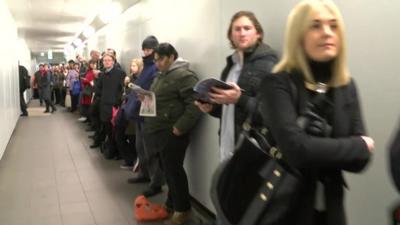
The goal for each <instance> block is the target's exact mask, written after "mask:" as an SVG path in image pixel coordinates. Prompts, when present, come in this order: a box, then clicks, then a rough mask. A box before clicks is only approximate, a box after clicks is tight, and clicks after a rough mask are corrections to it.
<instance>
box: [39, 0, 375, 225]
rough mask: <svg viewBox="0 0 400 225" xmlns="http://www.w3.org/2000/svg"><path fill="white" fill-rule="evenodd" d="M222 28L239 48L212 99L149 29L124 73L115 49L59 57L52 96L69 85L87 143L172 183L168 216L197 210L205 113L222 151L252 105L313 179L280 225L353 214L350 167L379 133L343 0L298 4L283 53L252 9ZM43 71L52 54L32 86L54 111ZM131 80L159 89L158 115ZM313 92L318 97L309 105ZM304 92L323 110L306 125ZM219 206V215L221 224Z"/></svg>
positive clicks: (155, 185)
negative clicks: (195, 165)
mask: <svg viewBox="0 0 400 225" xmlns="http://www.w3.org/2000/svg"><path fill="white" fill-rule="evenodd" d="M227 38H228V40H229V42H230V45H231V47H232V50H233V53H232V54H231V55H229V56H228V57H227V59H226V66H225V68H223V70H222V73H221V77H220V78H221V80H222V81H225V82H227V83H228V84H229V85H230V86H231V87H232V88H230V89H222V88H217V87H213V88H212V89H211V91H210V92H209V93H208V95H209V97H210V99H211V102H203V101H198V100H196V98H195V97H196V96H195V93H194V91H193V87H194V85H195V84H196V83H197V82H198V80H199V79H198V76H197V75H196V73H195V72H194V71H192V70H190V67H189V62H188V61H186V60H184V59H182V58H181V57H179V54H178V51H177V50H176V49H175V47H174V46H173V45H172V44H170V43H159V42H158V40H157V38H156V37H155V36H148V37H146V38H145V39H144V40H143V42H142V50H143V55H144V56H143V57H142V58H135V59H133V60H132V62H131V65H130V73H129V75H126V73H125V72H124V71H123V70H122V68H121V66H120V65H119V63H118V62H117V60H116V52H115V51H114V50H113V49H107V50H106V51H105V52H104V53H103V55H102V56H101V57H100V52H98V51H92V52H91V54H90V55H91V60H90V61H89V63H88V65H87V66H85V67H84V66H83V65H84V62H83V60H82V58H80V57H78V58H77V60H78V61H77V62H75V61H73V60H71V61H70V62H69V65H68V68H69V69H67V70H66V69H65V68H57V67H56V68H55V70H54V77H56V79H54V82H55V84H56V86H54V88H53V90H54V91H55V92H57V93H58V94H56V95H55V100H56V103H59V104H64V102H65V96H66V95H68V94H69V95H70V96H71V106H70V111H72V112H74V111H75V110H77V108H78V105H79V108H80V110H81V114H82V116H83V118H84V120H82V121H86V122H88V124H89V125H90V126H89V130H92V131H95V134H94V135H93V136H91V138H93V140H94V142H93V144H92V145H91V146H90V147H91V148H101V150H102V151H103V153H104V152H106V151H107V152H110V151H112V154H111V155H109V158H117V159H121V158H122V159H123V160H124V161H123V162H124V163H123V164H122V165H121V168H122V169H130V170H133V171H134V172H135V173H134V174H133V175H132V178H130V179H129V180H128V183H145V182H146V183H148V186H147V189H146V190H145V191H144V192H143V195H145V196H146V197H150V196H154V195H156V194H159V193H161V192H162V191H163V185H164V184H166V185H167V187H168V193H167V200H166V202H165V204H164V207H165V209H166V210H167V211H168V212H169V213H171V216H170V217H169V219H168V220H166V221H165V224H168V225H182V224H186V223H187V222H188V221H189V220H190V217H191V214H192V213H191V202H190V191H189V186H188V180H187V176H186V172H185V169H184V167H183V164H184V159H185V153H186V150H187V147H188V146H189V144H190V136H191V132H192V131H193V129H194V128H195V126H196V124H197V122H198V121H199V118H200V116H201V114H202V112H203V113H205V114H209V115H211V116H214V117H217V118H219V119H220V131H219V135H220V139H219V140H220V142H219V143H220V146H219V149H220V161H221V162H222V161H225V160H229V159H230V158H231V157H232V155H233V154H235V152H234V149H235V144H236V143H237V140H238V135H239V134H240V132H241V130H242V129H243V126H242V125H243V123H244V122H245V120H246V118H247V117H248V114H249V112H250V111H252V109H254V108H259V110H258V111H255V113H254V116H253V123H254V124H253V125H254V126H260V127H261V126H263V127H267V128H268V129H269V130H270V133H271V134H272V137H273V139H274V142H275V145H276V146H277V147H278V148H279V150H280V151H281V153H282V155H283V158H284V159H285V161H287V162H288V163H289V164H290V165H291V166H293V167H295V168H297V169H298V170H299V171H300V172H301V174H302V176H303V177H304V179H305V180H306V186H307V187H306V188H304V190H301V196H299V200H297V201H296V202H294V203H293V204H296V207H293V208H294V209H295V210H293V211H290V212H287V217H285V218H284V221H279V224H307V225H328V224H335V225H345V224H347V222H346V216H345V210H344V188H345V187H346V181H345V178H344V177H343V172H344V171H350V172H357V173H358V172H361V171H362V170H363V169H364V168H365V167H366V165H367V164H368V161H369V158H370V156H371V154H372V152H373V149H374V141H373V139H372V138H371V137H369V136H368V135H367V134H366V131H365V128H364V123H363V120H362V116H361V108H360V104H359V97H358V94H357V88H356V85H355V81H354V80H353V79H352V78H351V77H350V72H349V70H348V67H347V61H346V43H345V37H344V23H343V19H342V17H341V14H340V12H339V10H338V8H337V7H336V6H335V4H334V3H333V2H331V1H329V0H322V1H317V0H303V1H301V2H300V3H298V4H297V5H296V6H295V7H294V9H293V10H292V11H291V12H290V14H289V17H288V22H287V27H286V35H285V43H284V50H283V55H282V58H281V59H279V58H278V56H277V53H276V52H275V50H273V49H272V48H271V47H270V46H269V45H268V44H267V43H266V42H265V40H264V31H263V28H262V26H261V24H260V22H259V21H258V19H257V18H256V16H255V15H254V13H252V12H249V11H239V12H237V13H235V14H234V15H233V17H232V19H231V21H230V24H229V28H228V31H227ZM46 71H47V68H46V65H43V66H42V65H41V66H40V69H39V71H38V72H37V73H36V74H35V83H34V85H35V86H37V87H38V88H39V96H40V99H43V101H44V102H45V104H46V111H45V112H49V110H50V107H51V112H54V111H56V108H55V106H54V104H53V103H52V101H51V97H50V95H51V89H50V86H51V82H52V80H53V78H49V77H48V74H50V73H47V72H46ZM77 83H79V84H77ZM135 86H139V87H140V88H141V89H143V90H145V91H148V92H151V93H153V94H154V96H153V97H154V99H153V100H154V102H155V108H156V113H155V115H152V116H148V115H144V114H143V113H142V112H141V106H142V104H144V102H145V101H146V98H147V97H148V96H146V95H145V94H143V93H140V92H137V91H135V89H134V88H133V87H135ZM78 89H79V90H78ZM322 89H323V90H322ZM63 90H64V92H63ZM293 90H295V91H296V93H295V94H293V93H292V92H293ZM321 93H323V97H320V96H322V95H321ZM57 96H58V97H57ZM294 96H297V97H294ZM316 98H318V99H322V100H320V102H319V103H318V104H314V101H313V100H314V99H316ZM304 101H305V102H311V103H312V104H314V105H312V110H311V111H312V113H314V115H317V116H318V117H319V118H322V119H323V120H322V121H326V124H323V125H324V126H322V125H321V123H320V121H321V120H320V121H316V122H315V121H312V122H310V123H309V124H307V125H305V126H301V125H300V124H299V122H298V119H299V118H300V117H307V115H304V112H303V111H302V110H300V108H301V106H300V105H301V104H303V103H304ZM327 127H328V128H329V131H328V130H326V129H327ZM216 132H217V131H216ZM218 217H219V215H217V223H219V224H222V222H221V221H219V220H218Z"/></svg>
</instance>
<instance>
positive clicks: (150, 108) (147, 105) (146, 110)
mask: <svg viewBox="0 0 400 225" xmlns="http://www.w3.org/2000/svg"><path fill="white" fill-rule="evenodd" d="M128 87H129V88H130V89H131V90H132V91H133V92H135V93H136V94H138V95H142V96H143V97H144V99H143V101H142V104H141V105H140V110H139V115H140V116H147V117H154V116H156V115H157V111H156V95H155V94H154V92H152V91H148V90H144V89H143V88H141V87H140V86H138V85H136V84H133V83H130V84H129V85H128Z"/></svg>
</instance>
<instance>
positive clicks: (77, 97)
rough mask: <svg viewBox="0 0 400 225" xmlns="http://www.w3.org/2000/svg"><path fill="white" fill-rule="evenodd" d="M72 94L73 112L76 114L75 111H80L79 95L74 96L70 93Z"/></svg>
mask: <svg viewBox="0 0 400 225" xmlns="http://www.w3.org/2000/svg"><path fill="white" fill-rule="evenodd" d="M70 94H71V112H74V111H75V110H77V109H78V103H79V95H73V94H72V91H70Z"/></svg>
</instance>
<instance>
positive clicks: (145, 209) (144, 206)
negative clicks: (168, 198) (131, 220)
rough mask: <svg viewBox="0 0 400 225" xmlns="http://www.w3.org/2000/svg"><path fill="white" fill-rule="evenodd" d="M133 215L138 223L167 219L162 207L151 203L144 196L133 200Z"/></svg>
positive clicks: (166, 213)
mask: <svg viewBox="0 0 400 225" xmlns="http://www.w3.org/2000/svg"><path fill="white" fill-rule="evenodd" d="M134 214H135V218H136V220H138V221H154V220H162V219H165V218H167V217H168V212H167V211H166V210H165V208H164V207H162V206H161V205H157V204H154V203H151V202H150V201H149V200H148V199H147V198H146V197H144V195H140V196H138V197H137V198H136V199H135V206H134Z"/></svg>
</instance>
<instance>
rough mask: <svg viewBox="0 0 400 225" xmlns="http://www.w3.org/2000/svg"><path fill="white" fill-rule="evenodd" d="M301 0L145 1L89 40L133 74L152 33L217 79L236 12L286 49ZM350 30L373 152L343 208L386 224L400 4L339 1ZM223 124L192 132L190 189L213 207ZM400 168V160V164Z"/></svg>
mask: <svg viewBox="0 0 400 225" xmlns="http://www.w3.org/2000/svg"><path fill="white" fill-rule="evenodd" d="M297 2H298V1H297V0H284V1H264V0H253V1H248V0H236V1H229V0H202V1H187V0H168V1H166V0H145V1H140V2H139V3H138V4H136V5H135V6H133V7H132V8H130V9H128V10H127V11H126V12H125V13H124V14H123V15H122V16H121V17H120V18H119V19H117V20H116V21H114V22H112V23H111V24H109V25H107V26H106V27H104V28H103V29H102V30H100V31H99V32H97V34H96V35H95V36H94V37H93V38H91V39H90V40H89V43H88V48H89V50H91V49H99V50H101V51H102V50H104V49H105V48H107V47H112V48H114V49H116V50H117V52H118V56H117V58H118V60H119V62H120V63H122V65H123V67H124V68H125V69H126V70H127V71H128V68H129V62H130V60H131V58H133V57H140V56H141V42H142V40H143V39H144V38H145V37H146V36H147V35H155V36H156V37H157V38H158V39H159V40H160V41H161V42H170V43H172V44H173V45H174V46H175V47H176V48H177V50H178V52H179V54H180V55H181V56H182V57H184V58H186V59H188V60H189V61H191V65H192V66H191V68H192V69H193V70H194V71H196V72H197V73H198V74H199V77H200V78H206V77H219V74H220V72H221V70H222V69H223V66H224V64H225V57H226V56H227V55H229V54H231V53H232V50H231V49H230V48H229V43H228V40H227V38H226V30H227V28H228V24H229V21H230V18H231V16H232V15H233V14H234V13H235V12H236V11H239V10H251V11H253V12H254V13H255V14H256V15H257V17H258V18H259V20H260V22H261V23H262V25H263V28H264V31H265V33H266V35H265V40H266V42H267V43H269V44H270V45H271V46H272V47H273V48H274V49H276V50H277V51H278V52H281V49H282V44H283V37H284V28H285V23H286V18H287V15H288V13H289V11H290V9H291V8H292V7H293V6H294V5H295V4H296V3H297ZM335 2H336V4H337V5H338V7H339V8H340V9H341V11H342V14H343V17H344V20H345V24H346V27H347V29H346V30H347V41H348V47H349V49H348V50H349V51H348V53H349V57H348V61H349V65H350V71H351V74H352V75H353V77H354V78H355V80H356V82H357V84H358V88H359V92H360V97H361V100H362V108H363V115H364V120H365V122H366V125H367V128H368V131H369V135H371V136H372V137H373V138H374V139H375V141H376V149H375V153H374V156H373V159H372V162H371V164H370V166H369V168H368V169H367V170H366V171H365V172H364V173H362V174H361V175H360V174H356V175H354V174H346V177H347V180H348V184H349V187H350V189H349V191H348V192H347V193H346V196H347V198H346V209H347V211H348V220H349V224H353V225H364V224H379V225H381V224H382V225H383V224H389V221H390V218H389V212H390V209H391V207H392V205H393V204H394V203H395V202H396V201H398V197H397V196H398V194H397V193H396V192H395V190H394V188H393V185H392V183H391V180H390V177H389V172H388V161H387V152H386V146H387V144H388V142H389V141H390V137H391V133H392V132H393V130H394V129H395V128H397V124H398V115H399V114H400V104H399V103H398V99H400V89H399V88H398V86H399V83H400V76H399V75H398V74H397V67H398V66H397V65H398V62H399V61H400V56H399V54H398V53H399V52H400V42H398V40H400V31H399V30H398V29H396V28H395V27H397V26H396V25H397V24H396V22H397V21H400V15H399V14H398V13H397V12H398V10H399V9H400V1H396V0H382V1H379V2H378V1H375V0H352V1H346V0H336V1H335ZM218 127H219V121H218V120H216V119H213V118H212V117H210V116H204V117H203V118H202V120H201V122H200V124H199V125H198V127H197V129H196V131H195V132H194V134H193V139H192V144H191V146H190V149H189V151H188V152H187V156H186V165H185V166H186V169H187V171H188V175H189V182H190V189H191V194H192V195H193V196H194V197H195V198H196V199H197V200H199V201H200V202H201V203H202V204H203V205H205V206H206V207H208V208H209V209H211V210H213V207H212V204H211V201H210V197H209V189H210V183H211V176H212V174H213V172H214V170H215V168H216V166H217V165H218V134H217V132H218ZM399 165H400V163H399Z"/></svg>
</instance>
